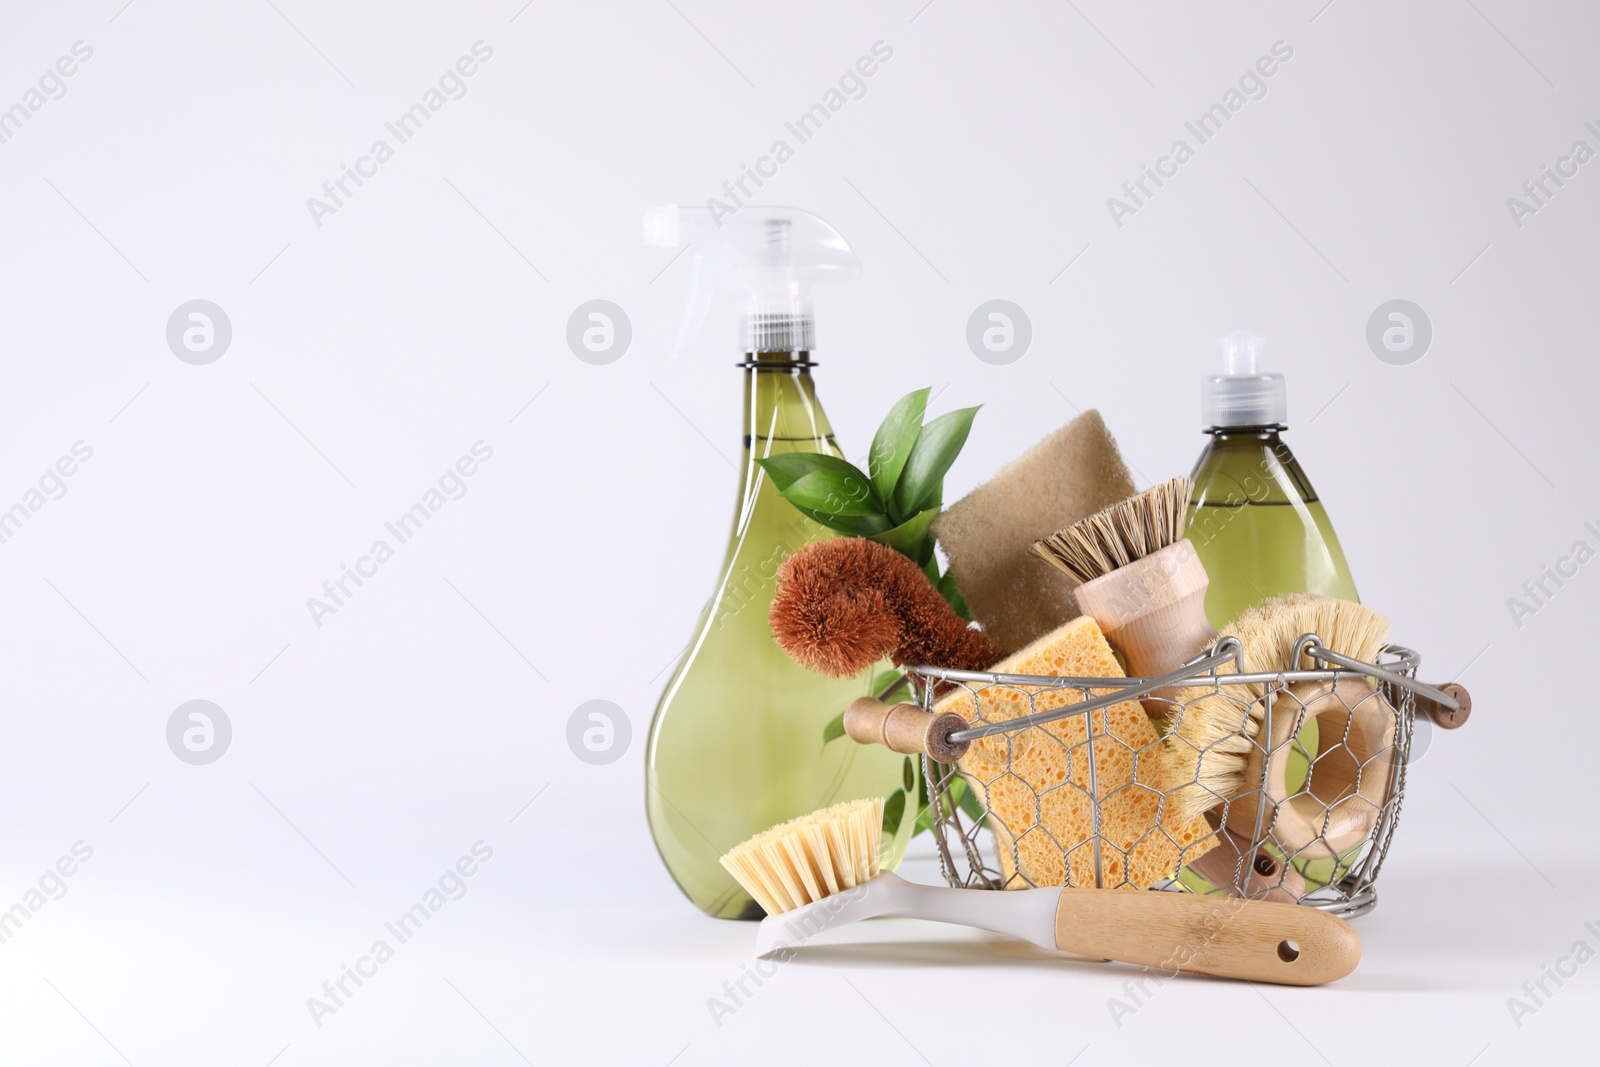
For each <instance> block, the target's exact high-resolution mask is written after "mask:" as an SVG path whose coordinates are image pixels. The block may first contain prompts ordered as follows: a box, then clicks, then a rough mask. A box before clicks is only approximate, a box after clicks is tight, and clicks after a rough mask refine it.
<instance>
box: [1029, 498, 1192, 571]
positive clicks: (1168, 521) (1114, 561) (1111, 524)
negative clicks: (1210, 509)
mask: <svg viewBox="0 0 1600 1067" xmlns="http://www.w3.org/2000/svg"><path fill="white" fill-rule="evenodd" d="M1188 510H1189V479H1188V478H1184V477H1177V478H1174V479H1172V480H1171V481H1167V482H1162V483H1161V484H1160V485H1158V486H1155V487H1154V488H1151V489H1146V490H1145V491H1144V492H1142V493H1140V494H1139V495H1138V496H1133V497H1129V498H1128V499H1127V500H1123V501H1121V502H1119V503H1116V504H1112V505H1111V506H1110V507H1108V508H1106V509H1105V510H1103V511H1098V512H1096V513H1095V514H1093V515H1090V516H1089V517H1088V518H1087V519H1082V520H1080V521H1078V522H1075V523H1073V524H1072V525H1071V526H1068V527H1067V528H1066V529H1065V530H1061V531H1059V532H1057V533H1054V534H1051V535H1050V536H1049V537H1046V538H1045V539H1044V540H1042V541H1035V542H1034V543H1033V554H1034V555H1036V556H1038V557H1039V558H1040V559H1042V560H1044V561H1045V562H1046V563H1049V564H1050V565H1051V566H1053V567H1055V568H1057V569H1058V570H1061V571H1064V572H1066V573H1067V574H1069V575H1071V576H1072V577H1073V578H1075V579H1077V580H1078V581H1080V582H1089V581H1093V580H1094V579H1096V578H1098V577H1100V576H1101V575H1103V574H1110V573H1111V572H1112V571H1114V570H1117V569H1118V568H1121V567H1125V566H1127V565H1128V564H1130V563H1132V562H1134V561H1135V560H1140V559H1143V558H1144V557H1146V556H1148V555H1150V554H1151V553H1152V552H1157V551H1160V550H1161V549H1163V548H1166V547H1167V546H1168V545H1171V544H1175V543H1176V542H1177V541H1179V540H1180V539H1181V538H1182V537H1183V524H1184V520H1185V518H1186V512H1187V511H1188Z"/></svg>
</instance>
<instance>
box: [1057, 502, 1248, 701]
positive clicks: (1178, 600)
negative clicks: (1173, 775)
mask: <svg viewBox="0 0 1600 1067" xmlns="http://www.w3.org/2000/svg"><path fill="white" fill-rule="evenodd" d="M1188 507H1189V479H1187V478H1182V477H1179V478H1173V479H1172V480H1170V481H1166V482H1162V483H1161V484H1160V485H1158V486H1155V487H1154V488H1152V489H1147V490H1145V491H1144V492H1142V493H1140V494H1139V495H1137V496H1133V497H1129V498H1128V499H1127V500H1124V501H1121V502H1120V503H1117V504H1113V505H1111V506H1110V507H1108V508H1106V509H1104V510H1103V511H1099V512H1096V513H1095V514H1093V515H1090V516H1089V517H1088V518H1086V519H1083V520H1081V521H1079V522H1075V523H1073V524H1072V525H1071V526H1069V527H1067V528H1066V529H1065V530H1061V531H1059V532H1058V533H1055V534H1052V535H1051V536H1049V537H1047V538H1045V539H1044V540H1042V541H1035V542H1034V545H1033V552H1034V554H1035V555H1036V556H1038V557H1039V558H1040V559H1042V560H1044V561H1045V562H1046V563H1049V564H1050V565H1051V566H1053V567H1055V568H1057V569H1058V570H1061V571H1064V572H1065V573H1067V574H1068V575H1070V576H1072V577H1073V578H1075V579H1077V580H1078V581H1080V582H1082V583H1083V584H1082V585H1080V586H1078V587H1077V588H1076V589H1074V590H1073V596H1075V597H1077V600H1078V606H1079V607H1080V608H1082V609H1083V613H1084V614H1085V615H1088V616H1089V617H1090V618H1092V619H1094V621H1095V622H1097V623H1099V624H1100V630H1101V632H1102V633H1104V634H1105V635H1106V640H1108V641H1110V642H1111V643H1112V644H1113V645H1115V646H1116V648H1117V650H1118V651H1120V652H1121V653H1122V655H1123V658H1124V659H1126V660H1127V662H1128V674H1129V676H1130V677H1143V678H1156V677H1160V676H1161V675H1163V674H1167V673H1169V672H1171V671H1174V670H1176V669H1177V668H1179V667H1181V666H1182V665H1183V664H1184V663H1185V662H1187V661H1188V660H1189V659H1191V658H1193V657H1194V656H1196V655H1197V654H1199V653H1200V652H1202V651H1204V650H1205V649H1206V648H1208V647H1210V645H1211V643H1212V642H1213V641H1215V640H1216V639H1217V632H1216V631H1215V630H1213V629H1212V628H1211V624H1210V623H1209V622H1208V621H1206V609H1205V603H1206V588H1207V586H1209V585H1210V579H1209V578H1208V577H1207V576H1206V569H1205V566H1204V564H1202V563H1201V562H1200V557H1199V555H1197V554H1196V553H1195V550H1194V545H1192V544H1190V543H1189V540H1188V538H1186V537H1184V536H1183V524H1184V516H1185V514H1186V512H1187V511H1188ZM1168 695H1170V690H1158V691H1157V692H1156V693H1153V694H1152V695H1151V696H1149V697H1147V698H1146V699H1145V710H1146V711H1147V712H1149V713H1150V714H1151V715H1152V716H1157V717H1159V716H1162V715H1165V714H1167V712H1168V711H1169V710H1170V707H1171V705H1170V704H1169V703H1168V701H1167V700H1165V699H1163V698H1164V697H1166V696H1168Z"/></svg>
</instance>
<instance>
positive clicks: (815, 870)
mask: <svg viewBox="0 0 1600 1067" xmlns="http://www.w3.org/2000/svg"><path fill="white" fill-rule="evenodd" d="M882 824H883V801H882V800H881V799H871V800H853V801H846V802H845V803H843V804H837V805H835V806H833V807H831V808H826V809H824V810H822V811H818V812H813V813H812V814H810V815H803V816H801V817H800V818H798V819H795V820H792V821H791V822H787V823H783V824H782V825H779V826H775V827H773V828H772V829H770V830H767V831H766V832H764V833H761V834H758V835H756V836H755V837H753V838H751V839H750V840H749V841H747V842H745V843H744V844H742V845H740V846H738V847H737V848H735V849H733V850H732V851H730V852H729V853H728V854H727V855H725V856H723V857H722V865H723V866H724V867H726V868H727V869H728V871H729V872H730V873H731V874H732V875H733V876H734V878H736V879H737V880H738V882H739V884H740V885H742V886H744V888H745V890H746V891H747V892H749V893H750V895H751V896H752V897H754V898H755V899H756V901H757V902H758V903H760V904H761V906H762V907H763V908H765V909H766V911H767V918H766V919H764V920H762V922H761V926H760V929H759V930H758V932H757V935H756V948H757V955H758V956H762V957H766V956H772V955H775V954H779V953H787V952H790V951H792V950H793V949H794V948H795V947H796V946H798V945H802V944H804V943H805V942H807V941H809V940H810V939H811V938H812V937H813V936H814V935H816V934H817V933H820V932H822V931H824V930H829V929H833V928H835V927H838V926H841V925H844V924H846V923H851V922H856V921H857V920H860V919H870V918H875V917H878V916H899V917H904V918H914V919H929V920H932V921H934V922H945V923H955V924H958V925H962V926H973V927H977V928H978V929H981V930H990V931H993V932H995V933H1000V934H1006V935H1008V936H1010V937H1015V938H1018V939H1020V940H1023V941H1027V942H1030V943H1031V944H1034V945H1038V946H1039V947H1041V948H1044V949H1052V950H1056V951H1060V952H1070V953H1075V954H1077V955H1082V956H1091V957H1095V958H1101V959H1111V960H1120V961H1122V962H1124V963H1131V964H1135V965H1140V966H1145V967H1156V968H1160V969H1161V970H1163V971H1165V972H1170V971H1175V970H1176V971H1187V972H1190V973H1193V974H1210V975H1216V976H1218V977H1223V978H1243V979H1247V980H1250V981H1258V982H1277V983H1281V984H1284V985H1321V984H1323V983H1325V982H1331V981H1334V980H1336V979H1339V978H1343V977H1344V976H1345V975H1347V974H1349V973H1350V972H1351V971H1353V970H1354V969H1355V967H1356V964H1357V963H1358V962H1360V959H1361V939H1360V937H1359V936H1358V935H1357V934H1356V932H1355V931H1354V930H1353V929H1351V927H1350V925H1349V924H1348V923H1346V922H1344V921H1343V920H1341V919H1338V918H1335V917H1334V916H1332V915H1328V914H1326V913H1324V912H1321V911H1318V910H1316V909H1315V908H1307V907H1302V906H1300V905H1296V904H1278V903H1268V902H1263V901H1248V900H1237V899H1232V898H1219V897H1209V896H1201V895H1197V894H1192V893H1160V892H1134V893H1125V892H1121V891H1118V890H1113V889H1071V888H1066V889H1023V890H1015V891H1012V892H1005V893H1002V892H989V891H983V890H970V889H951V888H947V887H937V886H924V885H916V884H914V883H912V882H907V881H905V880H904V879H901V878H898V877H896V876H895V875H894V874H891V873H888V872H880V871H879V868H878V848H879V841H880V839H881V835H880V827H881V826H882Z"/></svg>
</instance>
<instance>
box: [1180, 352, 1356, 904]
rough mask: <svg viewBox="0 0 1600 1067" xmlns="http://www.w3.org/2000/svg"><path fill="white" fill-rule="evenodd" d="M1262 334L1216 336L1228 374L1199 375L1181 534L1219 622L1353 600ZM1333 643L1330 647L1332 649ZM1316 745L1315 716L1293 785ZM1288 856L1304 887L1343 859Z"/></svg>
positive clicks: (1335, 871)
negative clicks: (1299, 456) (1278, 607)
mask: <svg viewBox="0 0 1600 1067" xmlns="http://www.w3.org/2000/svg"><path fill="white" fill-rule="evenodd" d="M1259 343H1260V339H1259V338H1256V337H1251V336H1249V335H1248V334H1234V335H1232V336H1229V337H1225V338H1223V339H1222V348H1223V354H1224V370H1225V373H1223V374H1222V375H1219V376H1215V377H1210V378H1207V379H1205V380H1204V382H1203V383H1202V388H1201V419H1202V424H1203V425H1204V426H1205V429H1206V432H1207V433H1208V434H1209V435H1210V440H1209V441H1208V442H1207V444H1206V447H1205V450H1204V451H1203V452H1201V453H1200V459H1199V461H1198V462H1197V463H1196V464H1195V467H1194V472H1193V473H1192V474H1190V476H1189V481H1190V498H1189V516H1188V526H1187V529H1186V532H1185V535H1184V536H1186V537H1188V538H1189V540H1190V541H1191V542H1192V543H1193V545H1194V548H1195V552H1196V553H1197V554H1198V555H1199V556H1200V561H1201V562H1202V563H1203V564H1205V568H1206V574H1207V576H1208V577H1209V578H1210V586H1209V587H1208V588H1207V590H1206V616H1207V618H1208V619H1209V620H1210V622H1211V625H1212V626H1214V627H1216V628H1217V629H1219V630H1220V629H1221V628H1222V627H1224V626H1226V625H1227V624H1228V623H1230V622H1232V621H1233V620H1234V619H1236V618H1238V617H1239V614H1240V613H1241V612H1243V611H1244V610H1245V609H1247V608H1251V607H1254V606H1255V605H1257V604H1259V603H1260V602H1261V601H1263V600H1265V599H1267V598H1268V597H1274V596H1281V595H1283V594H1285V593H1320V594H1322V595H1324V596H1331V597H1338V598H1340V599H1342V600H1358V599H1359V597H1358V596H1357V595H1356V584H1355V580H1354V579H1353V578H1352V577H1351V576H1350V566H1349V564H1348V563H1346V562H1345V558H1344V549H1343V548H1341V547H1340V545H1339V537H1338V535H1337V534H1335V533H1334V532H1333V525H1332V523H1330V522H1329V521H1328V514H1327V512H1326V511H1325V510H1324V509H1323V506H1322V501H1321V500H1320V499H1319V498H1318V496H1317V492H1316V490H1315V489H1313V488H1312V486H1311V481H1310V479H1308V478H1307V477H1306V475H1305V471H1303V470H1301V469H1300V463H1299V461H1298V460H1296V459H1295V457H1294V453H1293V452H1291V451H1290V450H1289V446H1288V445H1287V444H1285V443H1284V442H1283V440H1282V438H1281V437H1280V433H1281V431H1283V430H1284V429H1286V428H1287V427H1286V425H1285V423H1286V421H1287V418H1288V400H1287V392H1286V389H1285V386H1284V379H1283V375H1281V374H1265V373H1261V372H1260V371H1259V370H1258V368H1257V347H1258V345H1259ZM1336 651H1337V650H1336ZM1317 751H1318V736H1317V726H1316V723H1314V722H1311V723H1307V724H1306V726H1305V727H1304V728H1303V729H1302V730H1301V731H1300V733H1299V734H1298V735H1297V737H1296V743H1295V745H1294V746H1293V748H1291V750H1290V753H1289V761H1288V782H1287V784H1288V787H1289V791H1290V793H1291V794H1292V793H1295V792H1298V791H1299V790H1300V789H1301V788H1303V787H1304V785H1305V780H1306V772H1307V768H1308V766H1309V763H1310V760H1309V757H1310V755H1311V754H1314V753H1316V752H1317ZM1349 858H1350V857H1346V858H1345V859H1342V860H1337V861H1336V860H1331V859H1330V860H1316V861H1295V863H1294V866H1295V868H1296V869H1297V870H1299V871H1300V873H1301V874H1302V875H1303V876H1304V877H1305V879H1306V884H1307V886H1308V887H1309V888H1313V889H1314V888H1319V887H1321V886H1323V885H1326V884H1328V883H1329V882H1332V881H1336V880H1337V879H1338V878H1340V877H1342V876H1343V874H1344V872H1345V870H1346V869H1347V866H1348V863H1347V861H1348V859H1349Z"/></svg>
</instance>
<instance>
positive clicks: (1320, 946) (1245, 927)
mask: <svg viewBox="0 0 1600 1067" xmlns="http://www.w3.org/2000/svg"><path fill="white" fill-rule="evenodd" d="M1056 948H1058V949H1060V950H1061V951H1062V952H1075V953H1079V954H1080V955H1085V956H1098V957H1100V958H1101V959H1108V960H1121V961H1123V962H1124V963H1133V964H1139V965H1142V966H1145V967H1150V968H1154V969H1156V970H1158V971H1161V972H1164V973H1167V974H1172V973H1174V972H1176V971H1188V972H1190V973H1191V974H1212V975H1217V976H1219V977H1223V978H1246V979H1250V980H1251V981H1257V982H1279V983H1283V984H1286V985H1321V984H1322V983H1324V982H1332V981H1334V980H1336V979H1339V978H1343V977H1344V976H1345V975H1347V974H1349V973H1350V972H1351V971H1353V970H1355V968H1356V964H1357V963H1359V962H1360V961H1361V937H1360V935H1358V934H1357V933H1356V932H1355V930H1354V929H1352V928H1351V926H1350V924H1349V923H1347V922H1345V921H1344V920H1342V919H1338V918H1335V917H1334V916H1332V915H1329V914H1327V913H1326V912H1323V911H1318V910H1317V909H1316V908H1308V907H1306V906H1304V905H1301V904H1279V903H1272V902H1269V901H1260V900H1238V899H1235V898H1232V897H1214V896H1202V895H1200V894H1196V893H1151V892H1145V893H1136V892H1128V891H1126V890H1120V889H1063V890H1062V891H1061V903H1060V904H1059V905H1058V906H1057V908H1056Z"/></svg>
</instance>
